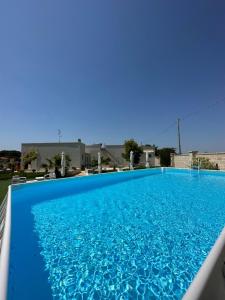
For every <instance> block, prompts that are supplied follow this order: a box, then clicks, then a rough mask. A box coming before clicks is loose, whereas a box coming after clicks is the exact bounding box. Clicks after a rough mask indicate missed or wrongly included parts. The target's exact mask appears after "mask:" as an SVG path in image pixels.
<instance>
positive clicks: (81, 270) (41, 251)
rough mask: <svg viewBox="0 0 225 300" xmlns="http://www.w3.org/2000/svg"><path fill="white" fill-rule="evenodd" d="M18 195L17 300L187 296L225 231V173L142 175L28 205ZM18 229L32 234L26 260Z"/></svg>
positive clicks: (13, 284) (13, 286) (13, 264)
mask: <svg viewBox="0 0 225 300" xmlns="http://www.w3.org/2000/svg"><path fill="white" fill-rule="evenodd" d="M142 174H144V173H142ZM109 176H116V174H115V175H109ZM95 177H97V176H95ZM100 177H101V176H100ZM84 180H85V179H84ZM96 180H97V179H96ZM99 180H100V179H99ZM56 184H57V182H56ZM68 184H71V183H68ZM36 186H37V185H36ZM45 188H46V186H44V185H41V184H40V189H45ZM52 188H54V187H53V185H52ZM63 188H66V185H65V186H64V187H63ZM30 189H31V190H30V193H29V198H32V193H31V192H32V188H30ZM21 191H22V189H21V190H20V189H19V190H18V191H17V190H16V189H15V191H14V192H13V201H14V198H15V205H14V210H13V212H14V215H13V220H14V223H13V229H12V248H13V249H12V251H11V257H10V280H9V288H8V294H9V299H14V300H15V299H21V298H20V297H21V296H23V299H40V297H42V298H41V299H121V300H122V299H157V298H158V299H181V298H182V296H183V295H184V293H185V291H186V290H187V288H188V286H189V285H190V283H191V282H192V280H193V278H194V276H195V275H196V273H197V271H198V270H199V268H200V266H201V264H202V263H203V261H204V260H205V258H206V256H207V254H208V253H209V251H210V249H211V248H212V246H213V244H214V243H215V240H216V238H217V237H218V235H219V233H220V232H221V230H222V228H223V227H224V224H225V176H216V175H213V176H210V175H203V174H201V175H197V174H196V173H195V175H192V174H190V173H189V172H175V171H174V172H172V171H170V172H165V173H164V174H162V173H161V172H158V173H155V174H154V175H151V174H147V173H146V175H145V176H140V177H137V178H135V177H133V178H130V179H128V180H123V181H119V182H114V183H113V184H106V185H101V186H98V187H97V188H92V189H87V190H85V189H82V190H81V191H80V192H74V193H70V194H69V195H66V196H62V195H60V197H57V195H55V198H53V197H51V199H44V201H33V202H32V199H31V201H30V204H29V205H28V204H27V202H25V201H21V200H17V201H16V198H17V193H18V199H21V195H22V194H21ZM26 198H28V196H27V195H26ZM34 198H37V194H36V192H35V197H34ZM13 201H12V202H13ZM18 214H20V218H21V214H22V219H23V223H24V226H23V224H22V223H21V224H20V225H18V222H19V218H18ZM16 215H17V217H16ZM28 215H29V216H28ZM14 216H15V218H14ZM20 222H21V221H20ZM13 230H14V231H13ZM19 230H20V231H21V230H24V232H25V233H24V234H26V232H29V233H27V234H26V239H27V240H25V241H24V247H28V248H27V250H25V252H24V253H23V249H24V247H23V245H21V240H20V245H17V243H18V241H19V237H20V239H21V235H20V234H19V233H18V232H19ZM29 249H30V250H32V249H33V251H30V250H29ZM30 252H32V256H31V253H30ZM24 256H25V257H24ZM29 256H31V257H29ZM20 258H21V259H20ZM19 259H20V262H18V260H19ZM22 264H23V265H22ZM24 265H25V269H24ZM21 268H23V270H22V271H21ZM19 274H20V279H17V278H18V276H19ZM28 274H29V275H28ZM32 277H34V278H32ZM25 283H26V286H24V285H25ZM23 289H25V290H23ZM35 290H36V291H35ZM31 296H32V298H31ZM35 297H37V298H35ZM43 297H44V298H43Z"/></svg>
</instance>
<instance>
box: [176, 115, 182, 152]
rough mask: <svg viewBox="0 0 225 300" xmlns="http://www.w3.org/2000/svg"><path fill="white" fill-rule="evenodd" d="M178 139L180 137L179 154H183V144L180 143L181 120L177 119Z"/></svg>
mask: <svg viewBox="0 0 225 300" xmlns="http://www.w3.org/2000/svg"><path fill="white" fill-rule="evenodd" d="M177 137H178V153H179V154H181V143H180V119H179V118H178V119H177Z"/></svg>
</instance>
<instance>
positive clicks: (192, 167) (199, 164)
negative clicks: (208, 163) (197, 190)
mask: <svg viewBox="0 0 225 300" xmlns="http://www.w3.org/2000/svg"><path fill="white" fill-rule="evenodd" d="M197 161H198V163H197V165H194V164H193V163H192V162H191V165H190V174H191V171H192V170H196V169H197V170H198V174H199V173H200V169H201V160H200V158H199V157H198V160H197Z"/></svg>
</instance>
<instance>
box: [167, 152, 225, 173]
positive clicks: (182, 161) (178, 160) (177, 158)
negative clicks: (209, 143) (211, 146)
mask: <svg viewBox="0 0 225 300" xmlns="http://www.w3.org/2000/svg"><path fill="white" fill-rule="evenodd" d="M195 157H196V158H198V157H204V158H208V159H209V160H210V161H211V162H212V163H214V164H217V165H218V168H219V170H225V152H212V153H208V152H207V153H206V152H198V151H191V152H189V153H187V154H180V155H179V154H175V155H174V154H172V155H171V166H172V167H175V168H190V166H191V163H192V161H193V158H195Z"/></svg>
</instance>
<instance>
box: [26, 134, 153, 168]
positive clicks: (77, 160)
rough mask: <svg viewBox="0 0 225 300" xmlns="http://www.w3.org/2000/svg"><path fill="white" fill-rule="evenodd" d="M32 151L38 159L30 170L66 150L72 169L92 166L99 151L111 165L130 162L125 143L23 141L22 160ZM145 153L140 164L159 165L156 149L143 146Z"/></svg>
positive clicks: (125, 164)
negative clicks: (126, 155)
mask: <svg viewBox="0 0 225 300" xmlns="http://www.w3.org/2000/svg"><path fill="white" fill-rule="evenodd" d="M30 151H35V152H36V153H37V159H36V160H34V161H32V163H31V164H30V165H29V169H30V170H36V171H40V170H41V169H43V164H46V163H47V159H52V158H53V157H54V156H55V155H57V154H61V153H62V152H64V153H65V154H66V155H68V156H69V157H70V159H71V162H70V169H72V168H84V167H90V165H91V162H92V161H93V160H97V158H98V153H99V152H100V153H101V157H102V158H103V159H109V161H110V162H109V165H110V166H113V167H114V166H116V167H118V166H119V167H124V166H128V162H127V161H126V160H125V159H124V158H123V156H122V154H123V153H124V146H123V145H103V144H101V143H99V144H93V145H85V144H84V143H82V142H81V141H80V140H78V141H77V142H69V143H23V144H22V145H21V153H22V161H21V165H22V166H23V156H24V155H25V154H27V153H29V152H30ZM143 152H144V153H143V154H142V155H141V159H140V164H141V165H146V162H148V166H149V167H154V166H158V165H159V161H158V158H157V157H155V149H154V148H152V147H149V146H143Z"/></svg>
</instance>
